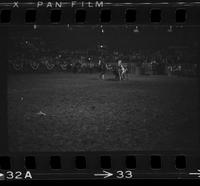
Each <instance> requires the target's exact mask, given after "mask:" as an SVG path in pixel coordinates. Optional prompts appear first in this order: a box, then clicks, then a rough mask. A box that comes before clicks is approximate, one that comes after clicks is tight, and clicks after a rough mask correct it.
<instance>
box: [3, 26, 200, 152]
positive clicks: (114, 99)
mask: <svg viewBox="0 0 200 186" xmlns="http://www.w3.org/2000/svg"><path fill="white" fill-rule="evenodd" d="M199 33H200V29H198V28H192V27H170V26H169V27H167V26H165V27H162V26H160V27H158V26H146V27H145V26H138V27H137V26H114V25H113V26H71V25H68V26H56V27H53V26H34V27H21V28H16V29H12V31H9V33H8V35H9V38H8V39H9V42H8V45H9V47H8V76H7V87H8V88H7V92H8V100H7V101H8V132H9V149H10V151H13V152H16V151H17V152H24V151H26V152H27V151H28V152H69V151H74V152H79V151H149V150H158V151H159V150H166V151H169V150H172V151H173V150H195V149H197V148H198V146H199V123H200V121H199V108H200V107H199V84H198V83H199V74H200V67H199V60H200V54H199V51H200V50H199V49H200V39H199Z"/></svg>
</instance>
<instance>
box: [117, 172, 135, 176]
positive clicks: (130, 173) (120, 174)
mask: <svg viewBox="0 0 200 186" xmlns="http://www.w3.org/2000/svg"><path fill="white" fill-rule="evenodd" d="M117 178H133V174H132V171H125V172H124V171H117Z"/></svg>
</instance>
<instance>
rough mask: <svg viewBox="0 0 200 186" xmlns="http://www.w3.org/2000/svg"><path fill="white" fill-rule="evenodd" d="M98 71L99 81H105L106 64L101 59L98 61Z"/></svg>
mask: <svg viewBox="0 0 200 186" xmlns="http://www.w3.org/2000/svg"><path fill="white" fill-rule="evenodd" d="M99 71H100V75H99V77H100V79H102V80H104V79H105V73H106V64H105V62H104V60H103V59H99Z"/></svg>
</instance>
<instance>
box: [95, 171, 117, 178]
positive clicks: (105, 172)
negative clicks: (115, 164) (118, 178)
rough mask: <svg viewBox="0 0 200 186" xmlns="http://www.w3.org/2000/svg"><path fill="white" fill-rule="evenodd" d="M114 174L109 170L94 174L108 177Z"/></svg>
mask: <svg viewBox="0 0 200 186" xmlns="http://www.w3.org/2000/svg"><path fill="white" fill-rule="evenodd" d="M112 175H113V174H112V173H110V172H107V171H103V174H102V173H101V174H94V176H103V178H108V177H110V176H112Z"/></svg>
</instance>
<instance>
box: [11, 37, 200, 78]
mask: <svg viewBox="0 0 200 186" xmlns="http://www.w3.org/2000/svg"><path fill="white" fill-rule="evenodd" d="M18 45H19V46H18V49H19V50H15V51H14V52H13V53H12V54H11V55H10V56H9V71H11V72H16V71H18V72H19V71H20V72H49V71H66V72H74V73H80V72H86V73H87V72H88V73H93V72H97V71H98V64H99V61H100V60H103V61H104V62H105V63H106V64H107V66H108V68H111V67H112V66H114V65H116V64H117V60H119V59H120V60H122V63H123V64H124V65H126V66H127V68H128V71H129V73H138V74H177V75H187V76H197V75H199V64H198V61H197V59H198V56H197V54H198V52H196V51H193V50H189V49H188V48H176V47H171V48H170V47H169V48H165V49H141V50H138V49H130V50H128V51H123V50H117V49H112V50H111V49H108V48H107V47H105V46H104V45H100V46H98V47H97V48H96V49H85V50H80V49H79V50H78V49H77V50H67V49H66V50H65V49H62V50H61V49H59V48H54V49H50V48H48V47H47V46H46V45H45V44H44V43H42V41H40V43H38V44H36V42H35V43H34V42H33V41H31V42H30V41H27V40H24V41H21V43H19V44H18Z"/></svg>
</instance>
